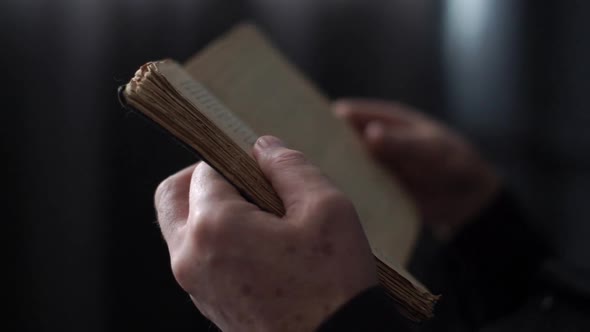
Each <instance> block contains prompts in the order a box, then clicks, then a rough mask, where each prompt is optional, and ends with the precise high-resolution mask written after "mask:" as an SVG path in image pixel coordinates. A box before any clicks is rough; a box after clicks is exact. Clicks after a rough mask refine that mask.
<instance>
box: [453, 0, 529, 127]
mask: <svg viewBox="0 0 590 332" xmlns="http://www.w3.org/2000/svg"><path fill="white" fill-rule="evenodd" d="M443 15H444V16H443V38H442V41H443V54H444V63H445V66H444V67H445V76H446V83H447V84H446V88H447V89H448V90H447V96H448V105H447V107H448V109H449V114H450V116H451V117H453V118H454V120H455V121H456V122H457V123H458V124H459V125H460V126H462V127H465V128H467V130H469V131H474V132H478V133H480V134H482V135H484V136H488V137H489V136H505V135H506V134H508V133H513V134H514V133H515V132H517V131H518V130H519V121H518V120H519V116H518V115H519V112H520V109H521V107H520V105H519V104H520V98H521V96H520V92H521V91H519V89H520V80H521V77H520V71H519V66H520V64H519V63H520V58H521V51H520V47H521V46H520V43H519V40H518V39H519V33H520V28H521V22H519V20H518V19H519V7H518V5H517V4H516V2H512V1H510V0H447V1H446V6H445V8H444V14H443ZM500 133H502V135H499V134H500Z"/></svg>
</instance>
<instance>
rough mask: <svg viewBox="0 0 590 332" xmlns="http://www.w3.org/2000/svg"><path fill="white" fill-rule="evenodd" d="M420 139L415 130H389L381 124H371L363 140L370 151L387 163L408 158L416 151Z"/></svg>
mask: <svg viewBox="0 0 590 332" xmlns="http://www.w3.org/2000/svg"><path fill="white" fill-rule="evenodd" d="M418 139H419V137H418V136H417V134H416V132H415V130H412V129H408V128H388V127H386V126H385V125H383V124H382V123H380V122H371V123H369V124H368V125H367V128H366V129H365V131H364V133H363V140H364V141H365V144H366V145H367V147H368V149H369V151H370V152H371V153H372V154H373V155H374V156H375V157H377V158H378V159H381V160H382V161H386V162H397V161H399V160H403V159H405V158H407V157H408V156H409V155H410V154H411V153H412V151H413V150H415V148H416V145H417V144H416V142H417V141H418Z"/></svg>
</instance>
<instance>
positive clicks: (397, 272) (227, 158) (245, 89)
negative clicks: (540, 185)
mask: <svg viewBox="0 0 590 332" xmlns="http://www.w3.org/2000/svg"><path fill="white" fill-rule="evenodd" d="M120 98H121V101H122V103H123V104H124V105H126V106H127V107H129V108H131V109H134V110H137V111H138V112H140V113H142V114H143V115H145V116H146V117H147V118H148V119H150V120H152V121H153V122H155V123H156V124H158V125H159V126H160V127H162V128H164V129H165V130H167V131H168V132H170V133H171V134H172V135H173V136H174V137H176V138H177V139H178V140H179V141H180V142H182V143H183V144H184V145H185V146H187V147H188V148H189V149H191V150H193V151H194V152H196V153H197V154H198V155H199V156H200V157H201V158H202V159H203V160H204V161H205V162H207V163H208V164H210V165H211V166H212V167H213V168H215V169H216V170H217V171H218V172H219V173H220V174H222V175H223V176H224V177H225V178H226V179H227V180H228V181H229V182H230V183H232V184H233V185H234V186H235V187H236V188H237V189H238V190H239V191H240V192H241V193H242V195H243V196H244V197H246V198H247V199H249V200H250V201H251V202H253V203H255V204H257V205H258V206H259V207H260V208H261V209H263V210H266V211H269V212H272V213H275V214H277V215H283V214H284V208H283V205H282V202H281V200H280V199H279V198H278V196H277V195H276V193H275V192H274V190H273V188H272V186H271V185H270V184H269V182H268V181H267V180H266V179H265V178H264V176H263V174H262V172H261V171H260V169H259V168H258V166H257V164H256V162H255V161H254V159H253V158H252V157H251V155H250V150H251V148H252V146H253V144H254V142H255V141H256V139H257V138H258V135H259V134H260V135H263V134H264V135H267V134H268V135H274V136H277V137H280V138H281V139H283V140H284V141H285V142H286V143H287V145H288V146H289V147H290V148H293V149H296V150H300V151H302V152H303V153H304V154H305V155H306V157H307V158H308V159H309V160H310V161H311V162H313V163H314V164H315V165H317V166H319V167H320V168H321V169H322V171H323V172H324V173H325V174H326V175H327V176H328V177H329V178H331V179H332V180H333V182H334V183H335V184H336V185H337V186H338V187H339V188H340V189H341V190H342V191H344V192H345V193H346V194H347V195H348V197H349V198H350V199H351V200H352V202H353V203H354V205H355V207H356V209H357V211H358V214H359V216H360V219H361V223H362V225H363V228H364V231H365V233H366V235H367V237H368V239H369V243H370V245H371V248H372V250H373V254H374V256H375V258H376V265H377V272H378V275H379V280H380V282H381V284H382V285H383V286H384V288H385V289H386V291H387V293H388V294H389V295H390V296H391V298H392V299H393V300H394V301H395V302H396V303H397V305H398V307H399V309H400V311H401V312H402V313H404V314H405V315H406V316H407V317H408V318H410V319H412V320H415V321H420V320H424V319H427V318H430V317H431V316H432V311H433V307H434V304H435V302H436V300H437V296H434V295H432V294H430V292H429V291H428V290H427V289H426V288H425V287H424V286H422V285H421V284H420V283H419V282H418V281H416V280H414V278H412V276H411V275H410V274H409V273H408V272H406V271H405V270H404V269H403V267H402V266H403V264H405V263H406V261H407V260H408V258H409V256H410V254H411V252H412V249H413V245H414V242H415V240H416V237H417V233H418V228H419V224H418V221H417V217H416V213H415V210H414V206H413V204H412V202H411V200H410V199H409V198H408V196H406V194H405V193H404V191H403V190H402V189H401V188H400V187H399V185H398V184H397V182H396V181H395V179H394V178H392V176H391V175H390V174H387V173H386V172H385V171H384V170H383V169H382V168H381V167H380V166H379V165H378V164H376V163H375V162H374V161H373V160H372V159H371V158H370V157H369V156H368V155H367V153H366V152H365V151H364V149H363V147H362V146H361V145H360V142H359V141H358V139H357V138H356V137H355V133H354V132H353V131H352V129H350V128H348V126H347V125H346V124H345V123H343V122H342V121H341V120H338V119H336V118H334V117H333V115H332V114H331V112H330V109H329V108H330V107H329V106H330V105H329V100H327V99H326V98H325V97H324V96H322V94H321V93H320V92H318V90H317V89H316V88H315V87H314V86H313V85H312V84H311V83H310V82H309V81H307V80H306V79H305V78H304V77H303V76H302V75H301V74H300V73H299V72H298V71H297V70H296V69H295V68H294V67H293V66H292V65H291V64H290V63H288V61H287V60H286V59H285V58H283V57H282V56H281V54H280V53H279V52H278V51H277V50H276V49H275V48H273V46H272V45H271V44H270V43H269V42H268V41H267V40H266V39H265V38H264V36H263V35H262V34H261V33H260V32H258V31H257V30H256V28H255V27H254V26H251V25H239V26H237V27H236V28H234V29H233V30H231V31H230V32H228V33H227V34H226V35H225V36H223V37H221V38H220V39H218V40H217V41H215V42H213V43H211V45H209V46H208V47H206V48H205V49H204V50H202V51H201V52H199V53H198V54H196V55H195V56H194V57H193V58H192V59H190V60H189V61H188V62H187V63H185V64H184V66H182V65H180V64H178V63H177V62H175V61H172V60H162V61H155V62H149V63H147V64H145V65H143V66H142V67H141V68H140V69H139V70H138V71H137V73H136V74H135V77H133V78H132V79H131V81H130V82H129V83H128V84H127V85H125V86H123V87H121V89H120Z"/></svg>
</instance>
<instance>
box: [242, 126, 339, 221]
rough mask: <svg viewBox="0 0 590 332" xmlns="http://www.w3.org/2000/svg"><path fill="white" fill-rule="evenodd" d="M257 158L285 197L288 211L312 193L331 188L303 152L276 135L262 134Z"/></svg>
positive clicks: (257, 144) (255, 155)
mask: <svg viewBox="0 0 590 332" xmlns="http://www.w3.org/2000/svg"><path fill="white" fill-rule="evenodd" d="M253 154H254V158H255V159H256V161H257V162H258V165H259V166H260V169H261V170H262V172H263V173H264V175H265V176H266V178H267V179H268V180H269V181H270V183H271V184H272V186H273V188H274V189H275V191H276V192H277V194H278V195H279V197H280V198H281V200H282V201H283V204H284V205H285V209H286V211H287V214H288V213H289V210H291V209H292V208H293V206H295V205H298V204H301V202H303V201H304V200H305V198H306V197H310V193H312V192H314V191H319V190H324V189H329V188H331V185H330V183H329V182H328V180H327V179H326V177H324V176H323V175H322V174H321V172H320V170H319V168H317V167H315V166H314V165H312V164H311V163H310V162H309V161H308V160H307V159H306V158H305V156H304V155H303V153H301V152H299V151H295V150H290V149H288V148H286V147H285V144H284V143H283V141H281V140H280V139H278V138H276V137H274V136H262V137H260V138H259V139H258V140H257V141H256V144H255V145H254V149H253Z"/></svg>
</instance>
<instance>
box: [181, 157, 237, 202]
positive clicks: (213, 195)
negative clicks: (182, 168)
mask: <svg viewBox="0 0 590 332" xmlns="http://www.w3.org/2000/svg"><path fill="white" fill-rule="evenodd" d="M189 201H190V204H191V208H193V207H200V206H202V205H213V204H220V203H224V202H228V201H236V202H240V201H244V202H245V200H244V198H243V197H242V196H241V195H240V194H239V192H238V191H237V190H236V188H235V187H234V186H232V185H231V184H230V183H229V182H227V180H226V179H224V178H223V177H222V176H221V175H220V174H219V173H218V172H217V171H215V170H214V169H213V168H211V166H209V165H207V164H206V163H200V164H199V165H197V167H196V168H195V169H194V171H193V174H192V180H191V187H190V198H189Z"/></svg>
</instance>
